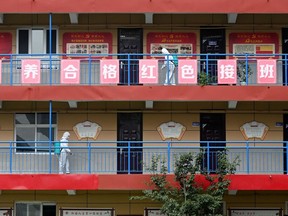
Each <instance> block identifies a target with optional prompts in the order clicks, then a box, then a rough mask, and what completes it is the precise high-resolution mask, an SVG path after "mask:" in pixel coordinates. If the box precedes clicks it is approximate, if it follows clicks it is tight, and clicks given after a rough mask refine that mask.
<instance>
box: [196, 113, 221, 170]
mask: <svg viewBox="0 0 288 216" xmlns="http://www.w3.org/2000/svg"><path fill="white" fill-rule="evenodd" d="M200 141H201V144H200V146H201V147H203V148H204V149H205V155H204V161H203V167H202V168H204V169H207V170H208V171H210V173H211V172H212V173H213V172H215V170H216V169H217V152H219V151H223V150H224V147H225V146H226V124H225V114H222V113H201V114H200ZM208 146H209V147H211V148H209V152H208V148H207V147H208Z"/></svg>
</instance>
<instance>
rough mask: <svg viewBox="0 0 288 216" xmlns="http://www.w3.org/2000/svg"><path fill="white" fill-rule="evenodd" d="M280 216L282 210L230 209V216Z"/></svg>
mask: <svg viewBox="0 0 288 216" xmlns="http://www.w3.org/2000/svg"><path fill="white" fill-rule="evenodd" d="M274 215H275V216H280V215H282V209H229V216H274Z"/></svg>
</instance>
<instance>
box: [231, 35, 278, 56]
mask: <svg viewBox="0 0 288 216" xmlns="http://www.w3.org/2000/svg"><path fill="white" fill-rule="evenodd" d="M229 53H233V54H236V55H234V56H231V58H234V57H238V56H239V55H243V56H245V55H246V54H248V55H255V54H256V55H258V56H254V57H253V58H267V57H269V58H278V57H279V56H277V55H274V54H278V53H279V36H278V34H277V33H261V32H259V33H247V32H239V33H231V34H230V35H229Z"/></svg>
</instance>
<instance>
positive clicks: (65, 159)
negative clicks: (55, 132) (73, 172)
mask: <svg viewBox="0 0 288 216" xmlns="http://www.w3.org/2000/svg"><path fill="white" fill-rule="evenodd" d="M69 137H70V133H69V132H67V131H66V132H65V133H64V134H63V136H62V138H61V140H60V148H61V151H60V157H59V174H63V173H64V172H65V173H66V174H70V170H69V155H71V154H72V153H71V150H70V149H69V146H68V139H69Z"/></svg>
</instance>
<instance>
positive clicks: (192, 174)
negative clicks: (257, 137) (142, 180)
mask: <svg viewBox="0 0 288 216" xmlns="http://www.w3.org/2000/svg"><path fill="white" fill-rule="evenodd" d="M204 157H205V152H203V151H201V152H200V153H198V154H195V153H191V152H188V153H183V154H180V155H178V157H176V158H175V168H174V174H175V178H174V181H171V180H169V179H168V178H167V177H168V176H169V175H168V172H167V171H168V170H167V165H166V160H165V159H163V158H161V156H159V155H154V156H153V157H152V161H151V165H150V166H148V167H147V169H148V170H149V171H150V172H151V177H150V181H149V182H146V183H147V185H148V186H149V187H150V188H151V190H144V191H143V195H141V196H133V197H131V199H138V200H144V199H149V200H153V201H157V202H160V203H162V207H161V212H162V213H163V214H165V215H168V216H204V215H207V216H208V215H217V214H215V212H216V211H217V209H219V208H220V207H221V204H222V201H223V197H224V194H225V192H226V191H227V190H228V187H229V185H230V182H231V181H230V179H229V176H230V175H231V174H234V173H235V172H236V168H237V166H238V165H239V162H240V161H239V158H238V157H236V158H235V159H234V160H232V161H231V162H230V161H229V159H228V156H227V151H224V150H223V151H219V152H217V168H216V170H214V171H213V173H210V172H208V171H207V170H206V168H205V166H204V165H203V161H205V160H204ZM199 179H200V180H199Z"/></svg>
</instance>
